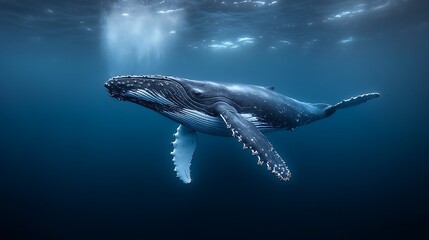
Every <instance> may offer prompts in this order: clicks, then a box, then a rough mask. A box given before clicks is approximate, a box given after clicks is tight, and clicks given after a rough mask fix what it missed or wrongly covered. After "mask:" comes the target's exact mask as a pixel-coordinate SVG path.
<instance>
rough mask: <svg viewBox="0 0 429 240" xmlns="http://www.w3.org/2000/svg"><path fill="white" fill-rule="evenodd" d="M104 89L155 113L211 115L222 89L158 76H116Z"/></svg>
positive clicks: (214, 85)
mask: <svg viewBox="0 0 429 240" xmlns="http://www.w3.org/2000/svg"><path fill="white" fill-rule="evenodd" d="M104 86H105V87H106V89H107V91H108V93H109V95H110V96H112V97H114V98H117V99H118V100H121V101H129V102H134V103H137V104H140V105H142V106H144V107H147V108H151V109H153V110H156V111H158V112H162V111H180V110H181V109H192V110H196V111H201V112H205V113H206V114H213V112H212V111H211V109H212V108H213V106H214V104H216V102H218V101H219V100H221V99H219V98H218V97H217V95H216V93H218V92H219V91H220V90H221V89H222V86H221V85H219V84H217V83H213V82H201V81H194V80H189V79H184V78H175V77H168V76H158V75H142V76H118V77H113V78H111V79H109V80H108V81H107V82H106V83H105V84H104Z"/></svg>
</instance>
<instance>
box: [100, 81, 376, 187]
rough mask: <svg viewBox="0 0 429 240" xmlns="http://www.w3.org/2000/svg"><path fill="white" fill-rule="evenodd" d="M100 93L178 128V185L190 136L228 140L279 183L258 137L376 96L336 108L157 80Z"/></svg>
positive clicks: (273, 160) (278, 160)
mask: <svg viewBox="0 0 429 240" xmlns="http://www.w3.org/2000/svg"><path fill="white" fill-rule="evenodd" d="M105 87H106V88H107V91H108V93H109V95H110V96H112V97H114V98H117V99H118V100H121V101H129V102H133V103H136V104H139V105H141V106H143V107H146V108H149V109H152V110H154V111H156V112H158V113H160V114H162V115H164V116H166V117H168V118H170V119H171V120H173V121H175V122H177V123H179V127H178V128H177V131H176V133H175V134H174V137H175V140H174V141H173V142H172V145H173V148H174V149H173V151H172V152H171V155H172V156H173V162H174V165H175V168H174V170H175V171H176V173H177V177H179V178H180V179H181V180H182V181H183V182H184V183H190V182H191V174H190V172H191V171H190V166H191V160H192V158H193V155H194V151H195V148H196V146H197V135H196V132H201V133H205V134H210V135H217V136H232V137H235V138H237V140H238V141H239V142H240V143H242V145H243V149H249V150H250V152H251V154H252V155H254V156H256V157H257V164H258V165H263V164H265V165H266V166H267V169H268V170H269V171H271V172H272V173H273V174H274V175H275V176H277V177H278V178H279V179H280V180H284V181H287V180H289V179H290V177H291V173H290V171H289V169H288V167H287V165H286V163H285V161H284V160H283V159H282V157H281V156H280V155H279V154H278V153H277V152H276V150H275V149H274V147H273V145H272V144H271V143H270V142H269V141H268V139H267V137H266V136H265V135H264V133H267V132H271V131H276V130H293V129H294V128H297V127H299V126H302V125H305V124H309V123H311V122H314V121H316V120H319V119H322V118H326V117H329V116H331V115H332V114H333V113H335V112H336V111H337V110H338V109H342V108H346V107H351V106H355V105H358V104H361V103H363V102H366V101H368V100H370V99H373V98H377V97H379V96H380V94H379V93H376V92H374V93H366V94H362V95H358V96H356V97H352V98H349V99H346V100H343V101H341V102H339V103H337V104H334V105H330V104H326V103H307V102H301V101H298V100H295V99H293V98H290V97H287V96H284V95H282V94H280V93H278V92H275V91H274V88H273V87H263V86H256V85H247V84H238V83H216V82H211V81H196V80H190V79H185V78H178V77H171V76H161V75H139V76H137V75H133V76H117V77H113V78H111V79H109V80H108V81H107V82H106V83H105Z"/></svg>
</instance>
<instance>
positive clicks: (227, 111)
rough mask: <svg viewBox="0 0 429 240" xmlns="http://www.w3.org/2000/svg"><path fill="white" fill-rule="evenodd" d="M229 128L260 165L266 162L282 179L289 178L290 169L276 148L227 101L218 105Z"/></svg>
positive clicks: (217, 107)
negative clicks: (256, 158)
mask: <svg viewBox="0 0 429 240" xmlns="http://www.w3.org/2000/svg"><path fill="white" fill-rule="evenodd" d="M216 110H217V112H218V113H219V114H220V116H221V117H222V119H223V121H224V122H225V124H226V126H227V128H229V129H231V131H232V136H233V137H237V138H238V141H239V142H242V143H243V149H246V148H250V150H251V151H252V155H256V156H257V157H258V165H262V164H263V163H266V165H267V169H268V170H270V171H272V173H274V174H275V175H276V176H277V177H278V178H280V179H281V180H285V181H286V180H289V179H290V177H291V174H290V171H289V169H288V167H287V166H286V163H285V162H284V161H283V159H282V158H281V157H280V155H279V154H278V153H277V152H276V150H274V148H273V146H272V145H271V143H270V142H269V141H268V139H267V138H266V137H265V136H264V135H263V134H262V133H261V132H260V131H259V130H258V128H256V126H255V125H253V124H252V123H250V122H249V121H247V120H246V119H244V118H243V117H242V116H241V115H240V114H239V113H238V112H237V111H236V109H235V108H234V107H232V106H230V105H229V104H226V103H219V104H218V105H217V106H216Z"/></svg>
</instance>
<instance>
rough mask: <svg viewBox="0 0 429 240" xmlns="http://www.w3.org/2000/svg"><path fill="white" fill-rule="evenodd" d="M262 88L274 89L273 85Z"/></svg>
mask: <svg viewBox="0 0 429 240" xmlns="http://www.w3.org/2000/svg"><path fill="white" fill-rule="evenodd" d="M264 88H266V89H268V90H271V91H274V87H273V86H265V87H264Z"/></svg>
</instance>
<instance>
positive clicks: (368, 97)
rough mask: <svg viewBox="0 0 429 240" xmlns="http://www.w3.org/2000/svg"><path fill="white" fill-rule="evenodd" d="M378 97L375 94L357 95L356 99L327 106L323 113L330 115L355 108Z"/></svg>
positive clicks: (377, 94)
mask: <svg viewBox="0 0 429 240" xmlns="http://www.w3.org/2000/svg"><path fill="white" fill-rule="evenodd" d="M379 96H380V94H379V93H376V92H375V93H366V94H362V95H358V96H356V97H352V98H349V99H345V100H343V101H341V102H339V103H337V104H335V105H331V106H328V107H327V108H325V112H326V113H327V114H329V115H330V114H332V113H334V112H335V111H337V110H338V109H341V108H347V107H352V106H356V105H359V104H361V103H364V102H366V101H368V100H371V99H373V98H378V97H379Z"/></svg>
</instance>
